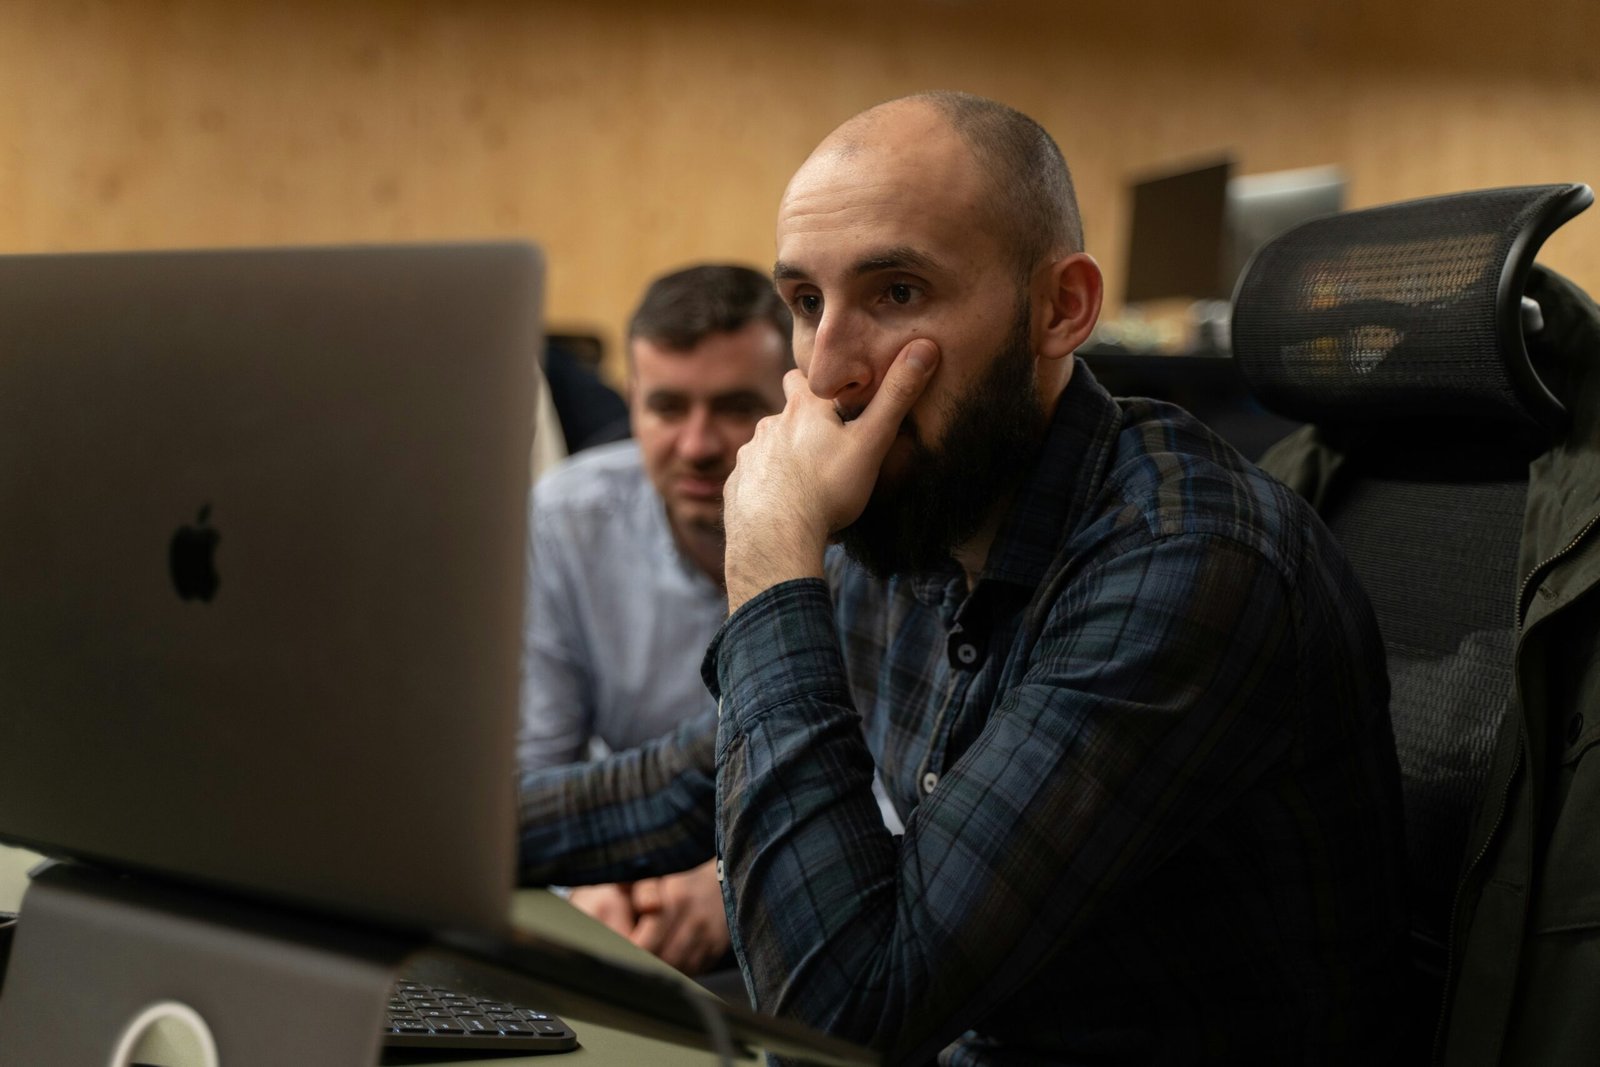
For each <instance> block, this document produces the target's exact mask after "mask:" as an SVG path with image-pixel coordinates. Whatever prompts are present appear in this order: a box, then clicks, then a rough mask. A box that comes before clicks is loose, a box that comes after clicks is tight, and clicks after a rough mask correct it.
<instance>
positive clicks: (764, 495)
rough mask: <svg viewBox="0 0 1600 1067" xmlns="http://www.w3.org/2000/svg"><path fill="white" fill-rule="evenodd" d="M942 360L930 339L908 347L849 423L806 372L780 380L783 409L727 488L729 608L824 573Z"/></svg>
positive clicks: (743, 455) (767, 423)
mask: <svg viewBox="0 0 1600 1067" xmlns="http://www.w3.org/2000/svg"><path fill="white" fill-rule="evenodd" d="M938 362H939V346H938V345H936V344H935V343H934V342H933V341H932V340H930V339H928V338H926V337H920V338H917V339H915V340H913V341H911V342H909V343H908V344H907V345H906V346H905V347H904V348H902V349H901V350H900V352H899V354H897V355H896V356H895V359H894V362H893V363H891V364H890V365H889V370H888V372H887V373H886V374H885V375H884V378H883V383H882V384H881V385H880V386H879V387H878V391H877V392H876V393H874V394H873V396H872V398H871V400H870V401H868V403H867V406H866V407H865V408H863V409H862V411H861V413H860V414H859V415H858V416H857V417H856V418H854V419H852V420H851V421H849V422H845V421H844V419H843V418H842V417H841V416H840V414H839V411H838V409H837V408H836V407H835V406H834V402H833V400H831V399H828V398H824V397H819V396H817V395H815V394H814V393H812V392H811V390H810V388H809V387H808V385H807V383H806V378H805V375H804V374H802V373H801V372H800V371H797V370H792V371H790V372H789V373H788V374H787V375H786V376H785V377H784V379H783V390H784V393H785V395H786V397H787V402H786V403H785V405H784V409H783V410H782V411H781V412H779V413H778V414H776V415H771V416H768V417H767V418H765V419H762V420H761V422H760V424H759V425H758V426H757V427H756V433H755V436H754V437H753V438H752V439H751V440H750V443H749V444H747V445H745V446H744V447H743V448H741V449H740V450H739V458H738V462H737V464H736V465H735V466H734V469H733V474H732V475H730V476H729V478H728V481H727V483H726V485H724V487H723V523H724V525H725V526H726V529H727V551H726V561H725V563H726V571H727V584H728V610H729V611H730V612H732V611H737V610H738V608H739V606H740V605H742V604H743V603H744V602H745V601H746V600H749V599H750V598H751V597H753V596H755V595H756V594H757V593H759V592H761V591H762V590H763V589H767V588H769V587H771V586H774V585H777V584H778V583H779V582H783V581H787V580H789V579H791V578H808V577H818V576H820V575H821V574H822V554H823V550H824V549H826V547H827V544H828V539H829V538H830V537H832V536H833V534H834V533H836V532H837V531H839V530H841V529H843V528H844V527H846V526H848V525H850V523H852V522H854V521H855V520H856V519H857V518H858V517H859V516H860V515H861V512H862V510H863V509H864V508H865V507H866V506H867V499H868V498H869V497H870V496H871V495H872V487H873V486H874V485H875V484H876V483H877V480H878V471H879V469H880V468H881V467H882V466H883V461H884V457H885V456H887V455H888V453H889V447H890V446H891V445H893V444H894V440H895V436H896V435H897V434H898V433H899V431H900V424H901V423H902V422H903V421H904V420H905V417H906V416H907V415H908V414H909V413H910V411H911V408H912V406H913V405H914V404H915V403H916V402H917V398H918V397H920V396H921V395H922V391H923V389H924V388H925V387H926V386H927V384H928V379H929V378H930V377H932V375H933V370H934V368H935V367H936V366H937V365H938Z"/></svg>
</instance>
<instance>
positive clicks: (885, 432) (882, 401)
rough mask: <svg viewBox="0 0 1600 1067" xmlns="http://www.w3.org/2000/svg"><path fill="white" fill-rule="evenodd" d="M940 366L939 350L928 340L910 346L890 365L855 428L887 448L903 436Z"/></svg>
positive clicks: (856, 421) (921, 338)
mask: <svg viewBox="0 0 1600 1067" xmlns="http://www.w3.org/2000/svg"><path fill="white" fill-rule="evenodd" d="M938 365H939V346H938V345H937V344H935V343H934V342H933V341H932V340H930V339H929V338H926V337H918V338H916V339H915V340H913V341H911V342H909V343H908V344H907V345H906V346H905V347H904V348H902V349H901V350H900V352H899V353H898V354H897V355H896V356H895V358H894V362H893V363H891V364H889V373H887V374H886V375H884V378H883V384H882V385H880V386H879V387H878V391H877V393H875V394H874V395H873V397H872V400H871V401H870V402H869V403H868V404H867V406H866V408H865V409H864V410H863V411H862V412H861V415H860V416H859V417H858V418H857V419H856V420H855V424H856V425H858V426H860V427H862V429H864V430H866V431H867V432H868V433H869V434H871V435H872V436H874V437H877V438H880V439H881V441H882V443H883V444H884V447H886V448H887V447H888V442H889V441H890V440H892V439H893V438H894V435H895V434H897V433H899V432H900V424H901V423H902V422H904V421H905V417H906V416H907V415H908V414H910V413H911V408H912V406H913V405H915V404H916V402H917V398H918V397H920V396H921V395H922V391H923V390H924V389H926V388H927V386H928V380H929V379H930V378H932V377H933V371H934V368H935V367H937V366H938Z"/></svg>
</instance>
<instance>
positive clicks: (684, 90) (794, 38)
mask: <svg viewBox="0 0 1600 1067" xmlns="http://www.w3.org/2000/svg"><path fill="white" fill-rule="evenodd" d="M1395 6H1398V5H1391V4H1388V3H1386V2H1383V3H1380V2H1379V0H1347V2H1344V3H1340V4H1337V5H1335V4H1332V3H1326V4H1324V3H1305V4H1298V5H1296V4H1283V3H1278V2H1276V0H1216V2H1214V3H1212V4H1207V5H1192V4H1187V3H1182V2H1180V0H1123V2H1121V3H1118V4H1110V5H1105V4H1102V5H1066V4H1060V3H1058V2H1047V0H1009V2H1007V0H991V2H988V3H983V2H977V0H971V2H963V0H902V2H901V3H899V4H897V5H881V4H871V3H867V2H865V0H817V2H814V3H811V4H807V5H804V6H794V5H788V4H777V3H770V2H754V3H750V2H746V3H732V2H724V0H700V2H682V3H668V2H664V0H663V2H656V3H651V2H634V3H630V2H624V0H587V2H585V0H319V2H311V0H232V2H224V0H67V2H61V0H0V248H4V249H7V250H42V249H79V248H122V247H154V246H162V245H172V246H176V245H215V244H247V243H288V242H317V241H351V240H405V239H434V238H452V237H456V238H459V237H491V236H526V237H532V238H535V239H537V240H539V241H541V242H542V243H543V244H544V245H545V246H546V248H547V249H548V250H549V253H550V258H551V264H552V277H551V288H550V294H549V314H550V318H551V319H552V321H553V322H554V323H556V324H559V325H567V326H587V327H592V328H595V329H598V330H599V331H601V332H602V333H603V334H604V335H605V336H606V337H607V338H608V339H609V340H610V341H611V342H612V343H613V348H614V346H615V341H616V337H617V330H618V327H619V325H620V323H621V322H622V320H623V319H624V318H625V316H626V314H627V312H628V310H629V309H630V306H631V304H632V302H633V300H634V299H635V297H636V296H637V294H638V291H639V289H640V288H641V286H642V285H643V284H644V283H645V281H647V280H648V279H649V278H650V277H651V276H652V275H654V274H656V273H658V272H659V271H661V270H664V269H667V268H670V267H672V266H675V265H677V264H680V263H683V262H686V261H690V260H696V259H706V258H732V259H740V260H746V261H750V262H753V263H755V264H758V265H761V264H765V263H767V262H769V261H770V259H771V255H772V236H771V234H772V218H773V213H774V209H775V207H776V204H777V201H778V198H779V196H780V194H781V192H782V189H783V185H784V182H785V181H786V180H787V178H788V175H789V174H790V173H791V172H792V171H793V169H794V168H795V166H797V165H798V164H799V163H800V161H801V160H803V159H804V157H805V155H806V153H807V152H808V151H809V150H810V148H811V146H812V145H813V144H814V143H815V142H816V140H817V139H818V138H820V137H821V136H822V135H823V134H824V133H826V132H827V131H828V129H830V128H831V127H832V126H833V125H835V124H836V123H837V122H838V121H840V120H842V119H843V118H845V117H847V116H849V115H850V114H852V113H854V112H855V111H857V110H860V109H861V108H863V107H866V106H869V105H870V104H872V103H875V102H877V101H879V100H882V99H885V98H888V97H891V96H895V95H899V94H901V93H905V92H909V91H914V90H917V89H923V88H932V87H940V86H945V87H952V88H962V89H969V90H972V91H975V92H980V93H984V94H986V95H991V96H996V97H998V98H1001V99H1004V100H1006V101H1008V102H1010V103H1012V104H1014V105H1016V106H1018V107H1020V108H1022V109H1023V110H1024V111H1027V112H1029V113H1030V114H1032V115H1034V116H1035V117H1036V118H1038V119H1039V120H1040V121H1041V122H1043V123H1044V124H1045V125H1046V126H1047V127H1048V128H1049V129H1050V130H1051V131H1052V132H1053V133H1054V134H1055V135H1056V136H1057V138H1058V139H1059V140H1060V141H1061V143H1062V146H1063V148H1064V149H1065V151H1066V153H1067V156H1068V159H1069V160H1070V161H1071V162H1072V164H1073V167H1074V171H1075V173H1076V177H1077V181H1078V187H1079V194H1080V198H1081V200H1082V202H1083V208H1084V214H1085V217H1086V221H1087V229H1088V233H1089V240H1090V244H1091V250H1092V251H1094V252H1095V253H1096V254H1097V256H1099V258H1100V259H1101V261H1102V263H1103V265H1104V266H1105V267H1106V269H1107V273H1108V276H1109V278H1110V279H1111V295H1112V296H1113V298H1115V297H1116V296H1117V294H1118V293H1119V292H1120V278H1121V272H1122V269H1123V263H1122V259H1123V250H1122V243H1123V241H1124V240H1125V238H1124V233H1125V228H1126V225H1127V219H1126V210H1127V204H1126V195H1125V185H1126V181H1127V179H1128V178H1129V176H1130V175H1134V174H1138V173H1142V172H1148V171H1149V170H1150V169H1152V168H1159V167H1162V166H1166V165H1169V164H1172V163H1175V162H1179V161H1183V160H1185V159H1192V158H1196V157H1204V156H1214V155H1216V154H1218V153H1219V152H1221V151H1224V150H1231V151H1232V152H1233V153H1234V154H1235V155H1236V156H1237V157H1238V158H1239V159H1240V161H1241V163H1242V170H1244V171H1246V172H1249V171H1262V170H1272V169H1278V168H1282V167H1294V166H1307V165H1314V164H1321V163H1340V164H1343V165H1344V166H1346V167H1347V169H1348V170H1349V173H1350V176H1351V181H1352V184H1351V198H1352V201H1353V202H1354V203H1355V204H1371V203H1380V202H1383V201H1387V200H1394V199H1401V198H1404V197H1410V196H1420V195H1426V194H1429V193H1435V192H1443V191H1448V190H1453V189H1460V188H1468V187H1472V186H1483V185H1497V184H1512V183H1519V182H1532V181H1546V180H1569V179H1570V180H1589V181H1596V180H1600V59H1597V54H1600V49H1596V48H1595V47H1594V42H1595V41H1596V40H1600V33H1597V32H1596V31H1597V30H1600V4H1596V3H1594V2H1593V0H1552V2H1551V3H1547V4H1546V5H1544V6H1543V8H1542V9H1541V10H1540V11H1539V12H1538V13H1537V15H1529V14H1527V13H1523V12H1518V11H1515V10H1513V9H1512V6H1511V5H1506V4H1502V3H1499V2H1498V0H1458V2H1449V0H1418V2H1416V3H1413V4H1411V5H1408V6H1405V8H1404V10H1402V11H1394V10H1392V8H1393V7H1395ZM1593 214H1594V217H1593V218H1589V217H1584V218H1580V219H1579V220H1578V221H1576V222H1574V223H1572V224H1570V225H1569V227H1568V228H1567V230H1566V231H1564V232H1563V233H1561V234H1558V235H1557V236H1556V238H1554V239H1553V240H1552V242H1551V245H1550V246H1549V250H1548V254H1547V256H1546V257H1545V258H1546V260H1547V261H1548V262H1550V263H1551V264H1552V265H1553V266H1556V267H1557V268H1558V269H1561V270H1564V271H1566V272H1567V273H1569V274H1571V275H1572V276H1573V277H1575V278H1576V279H1577V280H1578V281H1579V282H1580V283H1582V284H1584V285H1585V286H1587V287H1589V288H1590V289H1593V290H1600V210H1596V211H1595V212H1594V213H1593Z"/></svg>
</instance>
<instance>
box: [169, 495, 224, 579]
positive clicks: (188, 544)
mask: <svg viewBox="0 0 1600 1067" xmlns="http://www.w3.org/2000/svg"><path fill="white" fill-rule="evenodd" d="M210 518H211V505H210V504H205V505H203V506H202V507H201V508H200V514H199V516H198V517H197V518H196V520H195V525H193V526H180V527H178V532H177V533H175V534H173V535H172V544H171V545H169V546H168V548H167V563H168V565H169V566H170V567H171V570H172V584H173V586H174V587H176V588H177V590H178V596H179V597H181V598H183V599H184V600H200V601H204V602H210V600H211V598H212V597H214V596H216V595H217V586H218V585H220V584H221V579H220V578H219V577H218V576H217V565H216V551H217V542H218V541H221V540H222V535H221V534H220V533H218V532H217V530H216V528H215V527H214V526H211V525H209V522H210Z"/></svg>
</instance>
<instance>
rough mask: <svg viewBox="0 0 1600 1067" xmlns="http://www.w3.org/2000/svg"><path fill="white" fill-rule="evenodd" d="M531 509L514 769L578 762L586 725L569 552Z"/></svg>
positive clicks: (588, 663) (586, 662)
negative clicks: (520, 695)
mask: <svg viewBox="0 0 1600 1067" xmlns="http://www.w3.org/2000/svg"><path fill="white" fill-rule="evenodd" d="M540 516H541V511H540V509H539V508H538V507H535V509H534V514H533V520H532V522H530V523H529V527H528V562H527V567H526V573H527V576H528V578H527V596H526V603H527V607H526V609H525V611H524V622H523V641H522V699H521V722H520V726H519V730H518V734H517V766H518V767H519V768H521V769H522V770H523V771H536V770H542V769H544V768H547V767H556V766H560V765H562V764H565V763H572V762H575V761H577V760H580V759H583V758H584V755H585V753H586V751H587V748H588V741H589V736H590V734H591V733H592V732H593V728H594V699H595V698H594V684H593V678H594V663H593V662H592V657H591V655H590V651H589V649H588V647H587V644H586V642H585V641H584V637H583V632H582V626H581V619H580V616H579V614H578V611H577V608H576V605H575V603H574V597H573V589H572V581H573V579H572V568H571V566H570V560H568V558H567V552H568V551H569V550H568V549H567V548H566V547H565V546H564V545H563V543H562V540H561V538H558V537H555V536H553V535H552V533H551V532H550V531H549V530H547V529H546V525H545V523H544V522H543V521H542V520H541V517H540Z"/></svg>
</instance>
